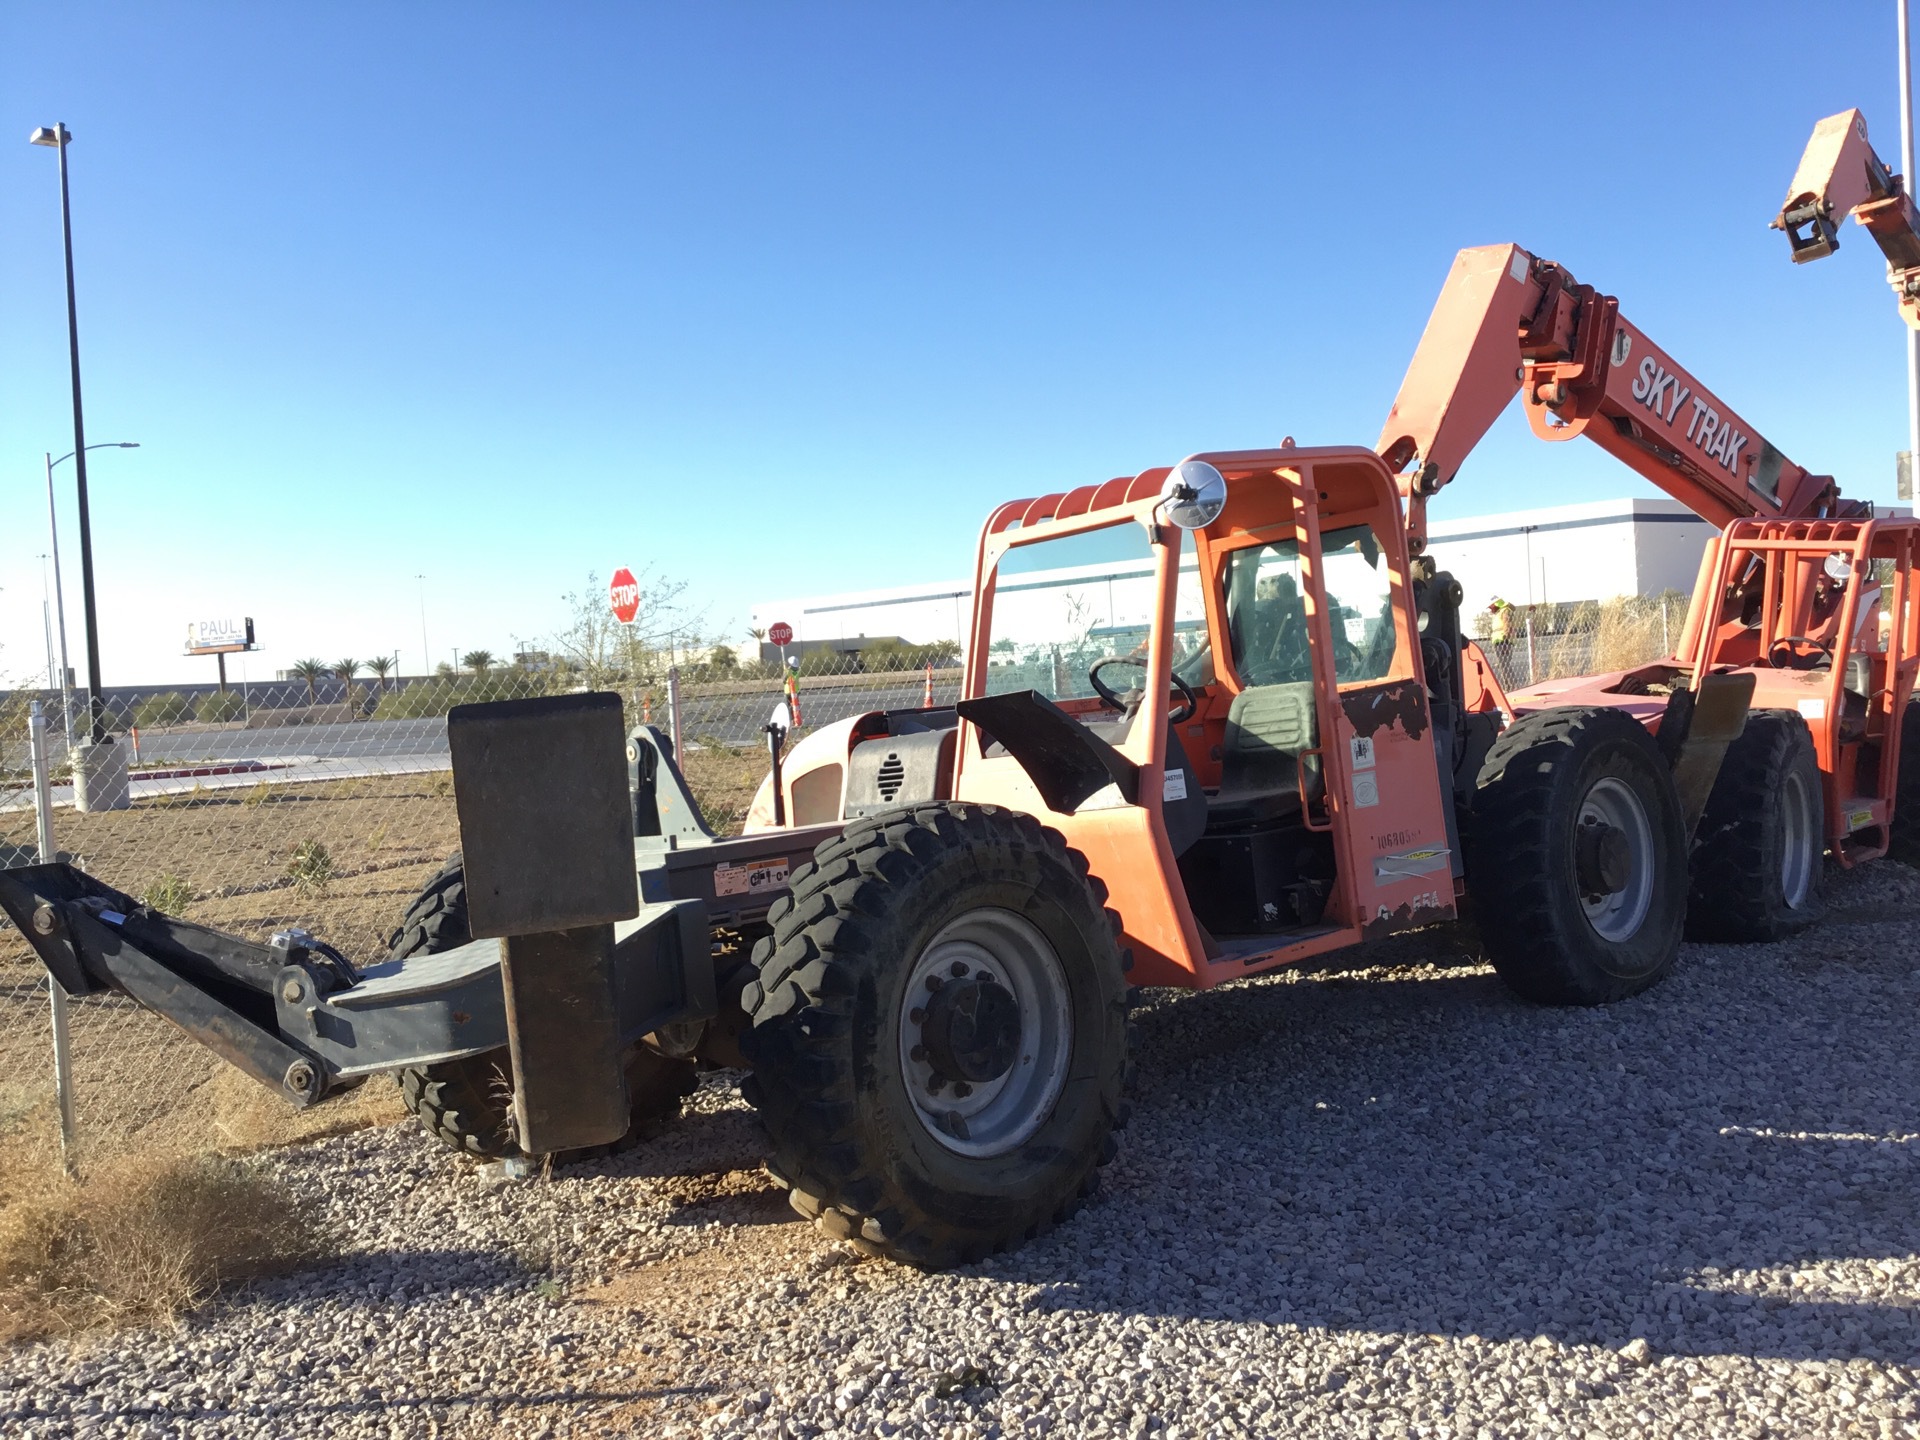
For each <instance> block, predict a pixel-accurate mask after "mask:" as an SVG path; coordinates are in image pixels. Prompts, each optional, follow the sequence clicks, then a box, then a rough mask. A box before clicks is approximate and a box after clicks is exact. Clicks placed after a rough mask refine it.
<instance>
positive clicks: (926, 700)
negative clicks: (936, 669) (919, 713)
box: [920, 660, 933, 710]
mask: <svg viewBox="0 0 1920 1440" xmlns="http://www.w3.org/2000/svg"><path fill="white" fill-rule="evenodd" d="M920 706H921V708H922V709H924V710H931V709H932V708H933V662H932V661H931V660H929V661H928V662H927V690H926V693H925V694H924V695H922V696H921V697H920Z"/></svg>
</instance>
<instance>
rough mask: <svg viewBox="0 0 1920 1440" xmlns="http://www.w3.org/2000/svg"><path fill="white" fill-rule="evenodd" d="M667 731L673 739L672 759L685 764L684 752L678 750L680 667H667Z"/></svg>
mask: <svg viewBox="0 0 1920 1440" xmlns="http://www.w3.org/2000/svg"><path fill="white" fill-rule="evenodd" d="M667 730H668V732H669V734H670V735H671V736H672V739H673V758H674V759H675V760H677V761H679V762H680V763H681V764H682V765H684V764H686V763H687V756H686V752H685V751H684V750H682V749H681V748H680V667H679V666H678V665H669V666H668V667H667Z"/></svg>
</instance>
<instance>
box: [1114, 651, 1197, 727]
mask: <svg viewBox="0 0 1920 1440" xmlns="http://www.w3.org/2000/svg"><path fill="white" fill-rule="evenodd" d="M1109 665H1132V666H1134V667H1135V668H1136V669H1140V670H1144V669H1146V668H1147V662H1146V661H1145V660H1142V659H1141V658H1140V657H1139V656H1137V655H1109V656H1108V657H1107V658H1106V659H1104V660H1097V661H1095V662H1094V665H1093V668H1092V669H1091V670H1089V671H1087V683H1088V684H1089V685H1091V686H1093V693H1094V694H1096V695H1098V696H1099V697H1100V700H1101V703H1103V704H1105V705H1107V706H1108V707H1109V708H1111V709H1114V710H1118V711H1121V712H1122V713H1125V711H1126V708H1127V705H1126V702H1125V701H1124V700H1122V699H1121V698H1120V697H1119V696H1118V695H1116V694H1115V693H1114V692H1113V691H1111V690H1109V689H1108V688H1107V687H1106V686H1105V685H1103V684H1101V683H1100V672H1101V671H1102V670H1104V669H1106V668H1107V666H1109ZM1168 678H1170V679H1171V680H1172V681H1173V688H1174V689H1176V690H1178V691H1179V692H1180V703H1181V704H1182V705H1183V706H1185V707H1186V708H1185V709H1183V710H1181V711H1180V712H1179V713H1178V714H1176V715H1169V716H1167V721H1168V723H1169V724H1173V725H1178V724H1180V723H1181V722H1182V721H1184V720H1191V719H1192V718H1193V712H1194V711H1196V710H1198V709H1199V708H1200V699H1199V697H1198V696H1197V695H1195V694H1194V693H1193V687H1192V686H1191V685H1189V684H1187V682H1186V681H1184V680H1182V679H1181V678H1180V677H1179V676H1178V675H1173V676H1169V677H1168Z"/></svg>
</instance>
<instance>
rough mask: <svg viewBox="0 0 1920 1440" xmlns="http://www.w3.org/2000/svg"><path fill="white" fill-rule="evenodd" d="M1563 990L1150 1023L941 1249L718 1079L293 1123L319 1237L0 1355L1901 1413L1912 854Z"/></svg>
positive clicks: (834, 1384) (1849, 1421)
mask: <svg viewBox="0 0 1920 1440" xmlns="http://www.w3.org/2000/svg"><path fill="white" fill-rule="evenodd" d="M1828 894H1829V903H1830V906H1831V913H1830V915H1829V918H1828V919H1827V920H1826V922H1825V923H1823V924H1822V925H1821V926H1819V927H1818V928H1817V929H1815V930H1814V931H1812V932H1811V933H1810V934H1808V935H1807V936H1806V937H1804V938H1803V939H1801V940H1800V941H1798V942H1796V943H1793V944H1790V945H1783V946H1778V947H1766V948H1735V947H1726V948H1706V947H1694V948H1690V949H1689V950H1688V952H1687V954H1686V956H1685V958H1684V960H1683V963H1682V966H1681V968H1680V970H1679V971H1678V972H1677V973H1676V974H1675V976H1674V977H1673V978H1672V979H1671V980H1670V981H1668V982H1667V983H1666V984H1664V985H1662V986H1661V987H1659V988H1658V989H1657V990H1655V991H1654V992H1652V993H1651V994H1649V995H1646V996H1643V997H1641V998H1639V999H1637V1000H1634V1001H1630V1002H1627V1003H1625V1004H1621V1005H1617V1006H1613V1007H1610V1008H1608V1009H1604V1010H1593V1011H1579V1012H1571V1011H1546V1010H1538V1009H1533V1008H1529V1007H1527V1006H1524V1005H1522V1004H1520V1003H1519V1002H1517V1001H1515V1000H1513V999H1511V998H1510V997H1508V996H1507V995H1506V994H1505V993H1504V992H1503V990H1502V989H1501V988H1500V986H1499V984H1498V982H1497V981H1496V980H1495V978H1494V977H1493V975H1492V974H1491V972H1490V971H1488V970H1487V969H1485V968H1484V967H1481V966H1478V965H1476V964H1474V963H1473V962H1472V960H1471V958H1470V957H1469V956H1467V955H1465V954H1462V953H1460V952H1459V951H1458V950H1457V949H1455V948H1453V946H1454V944H1455V943H1456V942H1454V941H1452V940H1450V939H1447V938H1443V937H1442V936H1441V935H1439V934H1438V933H1437V932H1436V933H1435V934H1431V935H1428V936H1415V937H1406V938H1403V939H1402V940H1399V941H1396V942H1392V943H1391V944H1389V945H1387V946H1383V947H1380V948H1377V949H1375V950H1372V951H1369V952H1365V953H1363V954H1360V955H1357V956H1351V957H1347V958H1346V960H1345V961H1344V964H1345V966H1346V968H1344V969H1342V968H1339V965H1338V964H1336V965H1331V966H1326V967H1320V968H1316V969H1314V970H1311V971H1302V972H1295V973H1292V974H1289V975H1284V976H1279V977H1272V978H1268V979H1265V980H1260V981H1254V982H1249V983H1246V984H1242V985H1238V986H1234V987H1231V988H1228V989H1225V990H1221V991H1215V992H1213V993H1210V994H1205V995H1175V994H1157V995H1154V996H1152V997H1150V1000H1149V1003H1148V1004H1147V1005H1146V1007H1145V1008H1144V1009H1143V1010H1142V1011H1141V1012H1139V1025H1138V1036H1137V1050H1138V1054H1139V1058H1140V1082H1139V1087H1138V1096H1137V1100H1136V1112H1135V1116H1134V1120H1133V1123H1132V1125H1131V1127H1130V1128H1129V1129H1128V1131H1127V1133H1126V1136H1125V1144H1124V1145H1123V1147H1122V1150H1121V1155H1120V1158H1119V1159H1118V1160H1117V1161H1116V1162H1115V1163H1114V1164H1113V1166H1112V1167H1110V1169H1109V1171H1108V1173H1107V1183H1106V1188H1105V1191H1104V1194H1103V1196H1102V1198H1101V1199H1099V1200H1098V1201H1097V1202H1095V1203H1094V1204H1093V1205H1092V1206H1091V1207H1090V1208H1089V1209H1088V1210H1087V1211H1086V1212H1084V1213H1083V1214H1082V1215H1081V1216H1080V1217H1079V1218H1078V1219H1076V1220H1075V1221H1074V1222H1073V1223H1071V1224H1069V1225H1067V1226H1065V1227H1063V1228H1062V1229H1061V1230H1060V1231H1058V1232H1056V1233H1055V1234H1054V1235H1052V1236H1050V1237H1048V1238H1047V1239H1046V1240H1044V1241H1042V1242H1040V1243H1038V1244H1035V1245H1032V1246H1029V1247H1028V1248H1026V1249H1025V1250H1023V1251H1021V1252H1019V1253H1018V1254H1015V1255H1011V1256H1006V1257H1002V1258H1000V1259H998V1260H995V1261H993V1262H992V1263H989V1264H984V1265H980V1266H976V1267H973V1268H971V1269H969V1270H966V1271H962V1272H958V1273H955V1274H950V1275H944V1276H923V1275H918V1274H915V1273H913V1272H910V1271H907V1270H903V1269H901V1268H899V1267H896V1266H891V1265H888V1264H885V1263H883V1262H877V1261H870V1260H862V1259H859V1258H857V1257H855V1256H853V1255H852V1254H850V1253H849V1252H846V1251H844V1250H842V1249H841V1248H839V1247H837V1246H835V1245H834V1244H833V1243H831V1242H830V1241H827V1240H826V1239H824V1238H823V1237H821V1236H819V1235H818V1234H817V1233H816V1232H815V1231H813V1230H812V1229H810V1228H809V1227H806V1226H804V1225H801V1224H798V1223H796V1222H794V1221H793V1220H792V1219H791V1217H790V1215H789V1214H788V1212H787V1211H786V1209H785V1206H784V1203H783V1200H782V1197H781V1196H780V1194H779V1193H778V1192H777V1191H775V1190H774V1189H773V1188H772V1187H771V1185H770V1184H769V1182H768V1181H767V1180H766V1178H765V1177H764V1175H763V1174H762V1173H761V1172H760V1171H759V1169H758V1168H757V1157H758V1153H759V1143H758V1139H757V1134H756V1130H755V1124H754V1121H753V1118H752V1116H751V1113H750V1112H748V1111H747V1110H745V1109H744V1107H743V1106H742V1105H741V1103H740V1101H739V1100H738V1099H737V1098H736V1097H735V1096H734V1094H733V1091H732V1089H731V1086H730V1085H728V1084H725V1083H721V1082H722V1081H723V1080H724V1079H725V1077H714V1080H713V1081H712V1082H710V1083H709V1084H708V1085H706V1086H705V1087H703V1089H702V1090H701V1091H700V1093H699V1094H698V1095H697V1096H696V1097H695V1100H694V1103H693V1112H692V1113H691V1114H690V1115H689V1116H688V1118H687V1119H686V1120H685V1121H683V1122H681V1123H679V1124H677V1125H675V1126H674V1127H672V1128H671V1129H670V1130H669V1131H668V1132H667V1133H666V1134H665V1135H663V1136H662V1137H661V1138H659V1139H658V1140H657V1141H656V1142H654V1143H653V1144H652V1145H650V1146H649V1147H647V1148H646V1149H645V1150H643V1151H641V1152H638V1153H636V1154H632V1155H628V1156H625V1157H621V1158H618V1159H615V1160H610V1161H604V1162H598V1163H595V1164H591V1165H585V1166H578V1167H570V1168H565V1169H562V1170H560V1171H557V1172H556V1173H555V1174H554V1175H552V1176H551V1177H549V1178H547V1179H544V1180H539V1181H534V1182H530V1183H525V1184H496V1183H493V1182H491V1181H490V1180H489V1179H487V1178H486V1177H485V1175H484V1174H483V1173H482V1172H479V1171H475V1170H472V1169H467V1168H463V1167H462V1166H461V1165H459V1164H458V1163H456V1162H454V1161H452V1160H451V1159H449V1158H448V1157H447V1156H446V1155H445V1154H444V1153H443V1152H440V1151H438V1150H436V1149H435V1148H434V1147H433V1146H432V1145H431V1143H430V1142H428V1141H427V1140H426V1139H425V1138H424V1137H423V1136H420V1135H417V1134H415V1133H414V1132H413V1131H412V1130H411V1129H408V1128H390V1129H380V1130H369V1131H363V1132H360V1133H357V1134H353V1135H349V1136H345V1137H341V1138H336V1139H332V1140H327V1141H324V1142H321V1143H318V1144H314V1145H310V1146H304V1147H299V1148H294V1149H289V1150H285V1151H282V1152H279V1154H278V1156H277V1158H276V1160H275V1162H274V1163H275V1164H276V1165H277V1166H278V1167H279V1169H280V1171H281V1173H282V1174H283V1176H284V1177H285V1179H286V1181H287V1182H288V1184H289V1185H290V1186H291V1187H292V1188H293V1189H294V1191H295V1192H296V1193H297V1194H298V1195H299V1196H300V1197H301V1198H302V1200H303V1201H304V1202H305V1203H307V1204H309V1205H310V1206H311V1207H312V1208H313V1210H314V1211H315V1212H316V1213H317V1214H318V1215H320V1216H321V1217H323V1218H324V1219H325V1220H326V1221H327V1222H328V1223H329V1224H330V1225H332V1226H333V1228H334V1229H335V1230H336V1231H337V1232H338V1233H339V1234H341V1235H342V1236H343V1237H344V1238H343V1243H344V1247H345V1248H344V1251H343V1254H342V1255H341V1257H340V1258H339V1259H337V1260H335V1261H333V1262H331V1263H329V1264H328V1265H327V1266H325V1267H324V1268H322V1269H318V1270H313V1271H308V1272H306V1273H304V1274H301V1275H296V1276H291V1277H287V1278H284V1279H281V1280H276V1281H271V1282H264V1283H261V1284H258V1285H256V1286H254V1287H252V1288H251V1289H249V1290H247V1291H245V1292H242V1293H240V1294H238V1295H235V1296H233V1297H231V1298H230V1299H229V1300H228V1301H227V1302H225V1303H224V1304H222V1305H220V1306H218V1307H216V1308H214V1309H212V1310H209V1311H207V1312H205V1313H203V1314H201V1315H199V1316H196V1317H193V1318H191V1319H189V1320H188V1321H186V1322H185V1323H183V1324H182V1325H181V1326H179V1327H178V1328H177V1329H175V1330H173V1331H171V1332H132V1333H126V1334H122V1335H118V1336H112V1337H108V1338H106V1339H104V1340H100V1341H95V1342H92V1343H91V1344H89V1345H86V1346H77V1347H76V1346H67V1345H51V1346H37V1347H31V1348H24V1349H19V1350H15V1351H12V1352H10V1353H7V1354H5V1355H4V1356H0V1431H3V1432H5V1433H7V1434H9V1435H15V1434H17V1435H23V1436H51V1435H76V1434H77V1435H122V1434H126V1435H179V1436H186V1435H192V1436H196V1437H198V1436H208V1435H247V1436H282V1435H301V1436H325V1437H335V1436H338V1437H350V1436H352V1437H357V1436H382V1437H384V1436H415V1435H421V1436H426V1435H447V1436H459V1435H494V1434H502V1435H529V1436H531V1435H543V1434H551V1435H556V1436H558V1435H582V1436H584V1435H600V1434H627V1433H644V1434H649V1435H687V1436H691V1435H736V1434H754V1435H824V1434H844V1435H869V1434H881V1435H891V1434H910V1435H928V1436H936V1435H937V1436H948V1435H974V1436H992V1435H1005V1436H1014V1435H1044V1434H1052V1435H1115V1436H1140V1435H1152V1436H1157V1437H1161V1440H1176V1437H1182V1436H1203V1435H1275V1434H1294V1433H1297V1434H1305V1435H1388V1436H1391V1435H1409V1436H1461V1437H1475V1440H1478V1437H1483V1436H1523V1435H1524V1436H1533V1435H1558V1434H1563V1433H1564V1434H1573V1435H1595V1434H1600V1435H1628V1434H1632V1435H1660V1436H1693V1435H1763V1434H1765V1435H1789V1434H1790V1435H1795V1436H1801V1435H1849V1436H1853V1435H1862V1436H1876V1435H1920V1395H1916V1377H1917V1376H1920V1371H1917V1370H1916V1365H1917V1364H1920V1328H1916V1306H1917V1305H1920V1188H1917V1187H1916V1185H1915V1180H1916V1169H1917V1168H1920V1167H1917V1166H1916V1150H1917V1142H1920V1116H1916V1113H1915V1110H1916V1105H1915V1101H1916V1097H1920V1083H1917V1082H1920V1073H1917V1071H1920V1061H1917V1060H1916V1058H1915V1055H1914V1049H1913V1047H1912V1045H1911V1044H1910V1043H1909V1039H1910V1035H1911V1030H1912V1025H1911V1016H1912V1013H1913V1010H1914V1002H1915V999H1916V997H1917V996H1920V950H1917V949H1916V947H1915V946H1914V945H1913V943H1912V941H1911V940H1910V939H1909V937H1910V935H1911V934H1912V929H1911V927H1912V926H1913V923H1914V922H1915V921H1916V920H1920V875H1916V874H1915V873H1914V872H1913V871H1911V870H1907V869H1904V868H1901V867H1897V866H1894V865H1891V864H1882V865H1876V866H1873V867H1869V868H1868V869H1867V870H1864V871H1862V872H1859V873H1857V874H1846V875H1834V876H1831V877H1830V879H1829V891H1828Z"/></svg>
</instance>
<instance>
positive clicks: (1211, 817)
mask: <svg viewBox="0 0 1920 1440" xmlns="http://www.w3.org/2000/svg"><path fill="white" fill-rule="evenodd" d="M1319 729H1320V727H1319V723H1318V720H1317V718H1316V716H1315V714H1314V707H1313V682H1312V681H1311V680H1296V681H1291V682H1288V683H1284V684H1278V685H1250V686H1248V687H1247V688H1246V689H1245V690H1242V691H1241V692H1240V693H1239V694H1238V695H1236V696H1234V697H1233V704H1232V706H1231V707H1230V708H1229V709H1228V711H1227V728H1226V737H1225V741H1224V743H1223V744H1222V746H1221V749H1220V788H1219V790H1218V791H1217V792H1215V793H1214V795H1213V796H1212V797H1211V798H1210V799H1209V800H1208V802H1207V828H1208V829H1210V830H1219V829H1223V828H1233V829H1238V828H1240V827H1243V826H1249V825H1259V824H1264V823H1267V822H1271V821H1276V820H1292V819H1297V818H1298V817H1299V814H1300V795H1301V791H1302V790H1303V789H1304V790H1305V791H1306V794H1307V798H1308V799H1318V798H1319V797H1320V795H1321V794H1322V793H1323V792H1324V782H1323V779H1322V773H1321V767H1320V757H1319V756H1317V755H1310V756H1308V757H1307V759H1306V760H1305V762H1304V766H1305V768H1304V770H1303V769H1302V764H1303V762H1302V760H1301V758H1300V757H1301V755H1302V754H1303V753H1304V752H1306V751H1308V750H1311V749H1313V748H1314V747H1315V746H1316V745H1318V744H1319V743H1320V742H1319Z"/></svg>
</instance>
